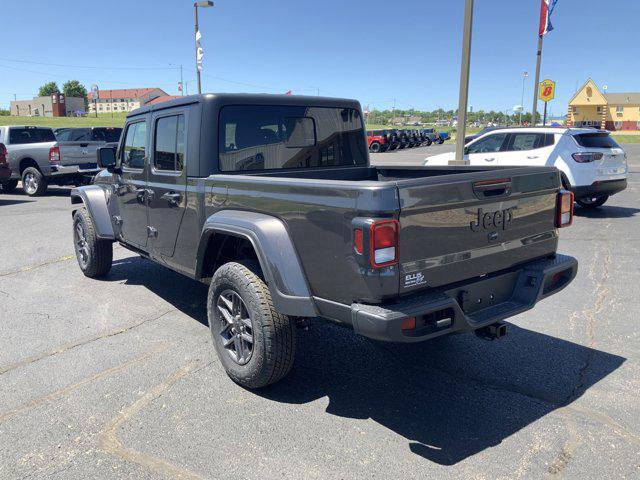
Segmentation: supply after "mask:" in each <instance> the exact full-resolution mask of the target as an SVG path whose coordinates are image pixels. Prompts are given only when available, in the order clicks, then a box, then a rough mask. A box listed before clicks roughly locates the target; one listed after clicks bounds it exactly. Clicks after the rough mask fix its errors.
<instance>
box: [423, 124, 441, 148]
mask: <svg viewBox="0 0 640 480" xmlns="http://www.w3.org/2000/svg"><path fill="white" fill-rule="evenodd" d="M420 132H421V133H422V135H423V136H424V138H425V140H424V141H423V144H425V145H427V146H429V145H431V144H432V143H435V142H437V141H438V134H437V133H436V131H435V129H433V128H423V129H422V130H420Z"/></svg>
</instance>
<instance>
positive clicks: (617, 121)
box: [567, 79, 640, 131]
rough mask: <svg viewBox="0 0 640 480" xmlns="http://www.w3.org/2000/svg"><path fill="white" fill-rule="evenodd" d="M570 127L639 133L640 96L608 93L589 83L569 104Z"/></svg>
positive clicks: (568, 124) (591, 81) (638, 94)
mask: <svg viewBox="0 0 640 480" xmlns="http://www.w3.org/2000/svg"><path fill="white" fill-rule="evenodd" d="M567 126H573V127H596V128H602V129H607V130H612V131H613V130H640V92H626V93H608V92H607V91H606V88H603V89H602V90H601V89H599V88H598V87H597V86H596V84H595V83H594V82H593V80H591V79H588V80H587V81H586V82H585V84H584V85H583V86H582V87H581V88H580V89H579V90H578V91H577V92H576V94H575V95H574V96H573V97H572V98H571V100H569V112H568V114H567Z"/></svg>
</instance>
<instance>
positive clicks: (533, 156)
mask: <svg viewBox="0 0 640 480" xmlns="http://www.w3.org/2000/svg"><path fill="white" fill-rule="evenodd" d="M527 158H528V159H529V160H533V159H534V158H538V155H528V156H527Z"/></svg>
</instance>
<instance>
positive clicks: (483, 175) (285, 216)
mask: <svg viewBox="0 0 640 480" xmlns="http://www.w3.org/2000/svg"><path fill="white" fill-rule="evenodd" d="M503 180H507V182H506V188H505V185H504V183H505V182H502V183H501V184H499V185H496V186H495V188H494V186H492V184H493V183H495V182H496V181H503ZM204 182H205V185H204V188H205V189H207V191H208V192H209V197H208V198H209V199H210V201H209V202H208V203H207V207H206V210H207V211H206V215H210V214H213V213H215V212H216V211H218V210H222V209H239V210H252V211H258V212H263V213H266V214H269V215H275V216H277V217H278V218H280V219H281V220H282V221H283V222H284V223H285V225H286V226H287V229H288V231H289V232H290V234H291V237H292V239H293V242H294V245H295V247H296V251H297V254H298V256H299V258H300V261H301V264H302V265H303V268H304V270H305V273H306V276H307V279H308V281H309V287H310V289H311V291H312V293H313V294H314V296H316V297H317V298H319V299H327V300H329V301H331V302H340V303H346V304H351V303H353V302H355V301H358V302H364V303H374V304H376V303H382V302H384V301H385V300H386V299H390V298H394V297H398V295H408V294H412V293H416V292H419V291H422V290H427V289H429V288H433V287H437V286H442V285H447V284H450V283H453V282H458V281H461V280H465V279H471V278H474V277H479V276H482V275H485V274H487V273H490V272H494V271H497V270H501V269H505V268H509V267H512V266H514V265H518V264H520V263H524V262H527V261H530V260H533V259H537V258H542V257H545V256H547V255H550V254H553V253H554V252H555V250H556V247H557V233H556V230H555V205H556V204H555V202H556V194H557V191H558V188H559V185H560V180H559V176H558V172H557V170H555V169H554V168H547V167H539V168H538V167H519V168H495V167H489V168H479V167H466V166H455V167H436V168H429V167H427V168H425V167H415V168H412V167H395V166H389V167H386V166H385V167H362V168H359V167H342V168H334V169H332V168H324V169H301V170H295V171H288V172H285V171H279V172H255V173H253V172H247V174H246V175H245V174H230V175H212V176H210V177H208V178H207V179H205V180H204ZM500 189H502V190H500ZM479 209H482V210H481V212H482V213H481V215H482V214H484V212H490V213H491V214H492V218H493V215H495V212H507V213H501V214H499V215H498V218H499V217H500V216H501V215H507V216H508V221H507V222H506V226H505V225H503V224H500V222H499V221H498V222H497V223H498V224H500V225H498V227H496V228H493V226H489V225H486V222H485V225H484V226H483V225H482V221H481V224H480V226H479V227H478V228H476V229H475V230H474V229H472V227H471V226H472V224H475V223H477V220H478V215H479V213H478V212H479V211H480V210H479ZM361 217H378V218H393V219H396V220H398V221H399V223H400V233H399V236H400V263H399V265H395V266H392V267H389V268H384V269H381V270H373V269H369V270H366V269H365V270H363V269H362V267H361V266H360V265H358V263H357V261H356V258H355V255H354V249H353V243H352V233H353V222H354V221H355V220H356V219H357V218H361Z"/></svg>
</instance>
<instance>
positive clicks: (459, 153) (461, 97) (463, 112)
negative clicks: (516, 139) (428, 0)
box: [449, 0, 473, 165]
mask: <svg viewBox="0 0 640 480" xmlns="http://www.w3.org/2000/svg"><path fill="white" fill-rule="evenodd" d="M472 27H473V0H465V4H464V27H463V31H462V32H463V33H462V63H461V65H460V93H459V94H458V124H457V133H456V135H457V137H456V159H455V160H454V161H453V162H449V164H450V165H451V164H453V165H465V161H464V136H465V129H466V124H467V98H468V95H469V64H470V61H471V31H472Z"/></svg>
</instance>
